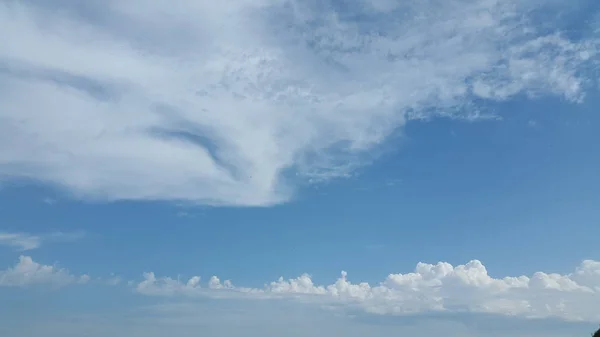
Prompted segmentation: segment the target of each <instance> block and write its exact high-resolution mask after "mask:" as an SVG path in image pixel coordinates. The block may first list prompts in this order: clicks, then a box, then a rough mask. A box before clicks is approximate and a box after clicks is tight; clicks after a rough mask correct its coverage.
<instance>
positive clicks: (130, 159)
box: [0, 0, 598, 205]
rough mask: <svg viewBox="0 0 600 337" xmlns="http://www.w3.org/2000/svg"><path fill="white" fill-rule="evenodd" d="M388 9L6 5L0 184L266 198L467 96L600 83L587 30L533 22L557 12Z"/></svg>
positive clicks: (340, 168)
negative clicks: (578, 36)
mask: <svg viewBox="0 0 600 337" xmlns="http://www.w3.org/2000/svg"><path fill="white" fill-rule="evenodd" d="M381 3H382V2H381V1H368V0H357V1H356V2H354V4H355V5H356V8H354V7H348V8H347V9H346V10H348V11H356V12H360V13H361V15H362V17H363V18H364V20H363V21H360V22H358V21H349V20H348V19H347V18H346V16H344V14H343V13H341V12H336V11H334V10H333V9H332V7H331V6H328V4H329V3H328V2H326V1H325V2H310V1H308V2H307V1H295V0H287V1H271V0H233V1H227V3H226V4H225V3H219V2H179V3H178V4H177V5H173V3H172V2H170V1H164V0H159V1H148V0H132V1H115V0H108V1H106V0H103V1H97V0H90V1H86V2H80V1H64V2H61V3H60V5H59V4H55V3H54V5H53V3H49V2H47V1H41V0H39V1H38V0H32V1H28V2H23V1H9V2H6V1H4V2H2V3H0V40H1V41H3V43H2V44H1V46H0V88H2V90H0V179H4V180H5V179H14V178H28V179H35V180H39V181H42V182H45V183H49V184H52V185H56V186H59V187H61V188H64V189H66V190H67V191H69V192H71V193H72V194H73V195H74V196H76V197H79V198H93V199H102V200H107V199H108V200H115V199H138V200H139V199H162V200H184V201H192V202H197V203H208V204H229V205H270V204H274V203H280V202H284V201H286V200H289V199H290V197H291V196H292V195H293V191H294V186H295V185H296V183H295V182H294V180H295V179H296V178H291V176H295V174H297V175H298V176H299V177H304V178H306V177H308V178H310V179H329V178H333V177H339V176H344V175H347V174H348V173H349V172H351V171H352V170H353V168H355V167H357V166H358V165H361V164H363V163H364V161H363V159H364V158H361V156H362V155H364V154H370V153H373V151H374V150H376V149H377V147H378V146H379V145H380V144H382V143H383V142H385V140H386V139H388V136H389V135H390V134H391V133H392V132H394V131H395V130H397V129H398V128H400V127H402V126H403V125H404V124H405V122H406V121H407V120H409V119H411V118H421V117H428V116H435V115H444V116H451V117H459V118H475V119H476V118H478V117H479V116H481V110H480V108H481V106H477V105H475V104H474V102H475V100H478V101H480V102H484V103H485V102H494V101H502V100H507V99H511V98H513V97H516V96H519V95H523V94H525V95H530V96H532V97H534V96H540V95H556V96H559V97H563V98H565V99H567V100H571V101H573V102H578V101H580V100H581V99H582V98H583V96H584V95H585V93H586V88H588V87H590V86H591V85H592V84H593V82H594V81H595V80H596V79H591V78H588V77H586V76H587V75H586V74H590V73H592V72H586V70H587V69H589V68H590V67H594V66H596V65H597V60H598V52H597V51H598V40H597V39H593V38H589V39H583V40H572V39H570V38H569V37H568V36H567V35H562V34H560V33H556V32H551V33H546V32H544V31H543V30H542V29H540V27H538V26H537V24H536V23H535V20H534V18H533V17H531V16H530V14H531V13H534V12H536V11H540V10H544V6H546V5H548V6H555V7H553V8H552V10H563V9H565V10H567V9H569V8H568V6H566V5H565V6H564V7H560V5H557V4H556V3H554V2H553V3H552V4H546V2H543V1H536V0H528V1H516V0H504V1H496V0H471V1H464V0H448V1H434V2H433V3H431V2H426V3H424V2H421V1H414V2H402V5H401V7H398V6H400V5H398V4H396V5H392V4H390V3H387V5H386V6H382V5H381ZM427 4H430V5H427ZM390 5H391V6H392V8H391V9H390V8H389V7H390ZM53 6H58V7H53ZM82 6H83V7H85V8H83V7H82ZM556 6H558V7H560V8H556ZM394 10H396V12H394ZM85 13H94V16H89V15H87V14H85ZM399 13H404V15H399ZM406 13H409V14H408V15H406ZM411 13H412V14H414V15H412V14H411ZM349 16H351V15H349ZM376 19H377V20H378V21H377V22H375V21H374V20H376ZM593 24H594V23H590V25H589V26H584V27H583V28H582V29H583V30H585V29H588V28H589V29H592V26H593ZM367 25H371V26H369V27H371V28H372V27H377V29H380V30H381V32H380V33H381V34H371V33H367V32H368V31H372V29H371V30H369V29H367V28H368V27H367ZM584 33H585V32H584ZM584 36H585V34H584ZM65 121H68V123H67V122H65ZM183 134H186V135H187V136H185V137H183V136H182V135H183Z"/></svg>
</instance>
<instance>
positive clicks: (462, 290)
mask: <svg viewBox="0 0 600 337" xmlns="http://www.w3.org/2000/svg"><path fill="white" fill-rule="evenodd" d="M200 281H201V278H200V277H199V276H194V277H191V278H190V279H189V280H187V281H179V280H176V279H173V278H169V277H156V276H155V275H154V273H145V274H144V280H143V281H141V282H139V283H137V284H135V289H136V291H137V292H138V293H141V294H145V295H154V296H183V297H191V298H194V297H205V296H208V297H214V298H247V299H295V300H300V301H304V302H310V303H315V304H320V305H322V306H328V307H331V308H340V309H360V310H364V311H366V312H369V313H373V314H382V315H407V314H416V313H423V312H432V311H435V312H478V313H494V314H503V315H511V316H520V317H526V318H543V317H557V318H561V319H565V320H574V321H591V322H593V321H598V320H600V309H599V308H598V306H597V303H599V301H600V262H598V261H592V260H585V261H583V262H582V263H581V264H580V265H579V266H577V268H576V269H575V271H574V272H573V273H570V274H566V275H560V274H554V273H544V272H536V273H534V274H533V275H532V276H529V277H528V276H519V277H505V278H501V279H495V278H492V277H490V276H489V275H488V272H487V270H486V268H485V266H484V265H483V264H482V263H481V262H480V261H477V260H473V261H470V262H469V263H467V264H465V265H459V266H456V267H453V266H452V265H450V264H448V263H444V262H440V263H438V264H435V265H432V264H426V263H419V264H417V267H416V269H415V271H414V272H412V273H407V274H390V275H389V276H388V277H387V278H386V279H385V280H384V281H383V282H381V283H380V284H377V285H369V284H368V283H353V282H351V281H350V280H349V279H348V276H347V274H346V273H345V272H342V275H341V277H340V278H339V279H338V280H337V281H336V282H335V283H333V284H330V285H316V284H314V283H313V282H312V280H311V277H310V276H309V275H306V274H305V275H302V276H300V277H298V278H294V279H289V280H285V279H283V278H280V279H279V280H277V281H275V282H271V283H269V284H267V285H265V287H264V288H247V287H238V286H234V285H233V284H232V283H231V282H230V281H224V282H221V280H219V278H218V277H216V276H213V277H211V278H210V279H209V280H208V281H207V282H205V286H202V285H201V282H200Z"/></svg>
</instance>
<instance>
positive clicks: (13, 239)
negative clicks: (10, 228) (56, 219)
mask: <svg viewBox="0 0 600 337" xmlns="http://www.w3.org/2000/svg"><path fill="white" fill-rule="evenodd" d="M84 235H85V234H84V233H83V232H73V233H64V232H53V233H49V234H39V235H33V234H28V233H9V232H0V246H8V247H12V248H16V249H18V250H22V251H24V250H32V249H36V248H39V247H40V246H41V245H42V243H45V242H71V241H75V240H79V239H81V238H82V237H83V236H84Z"/></svg>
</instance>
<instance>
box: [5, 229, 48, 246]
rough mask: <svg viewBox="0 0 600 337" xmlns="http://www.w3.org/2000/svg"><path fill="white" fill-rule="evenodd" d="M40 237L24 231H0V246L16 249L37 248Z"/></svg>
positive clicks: (40, 241) (40, 242)
mask: <svg viewBox="0 0 600 337" xmlns="http://www.w3.org/2000/svg"><path fill="white" fill-rule="evenodd" d="M41 244H42V238H40V237H39V236H36V235H30V234H26V233H6V232H0V246H8V247H12V248H16V249H18V250H31V249H36V248H39V247H40V245H41Z"/></svg>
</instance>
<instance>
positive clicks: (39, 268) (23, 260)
mask: <svg viewBox="0 0 600 337" xmlns="http://www.w3.org/2000/svg"><path fill="white" fill-rule="evenodd" d="M89 280H90V277H89V275H85V274H84V275H80V276H75V275H72V274H70V273H69V272H68V271H67V270H65V269H62V268H57V267H56V266H48V265H42V264H39V263H37V262H35V261H33V259H32V258H31V257H29V256H20V257H19V262H18V263H17V264H16V265H15V266H14V267H11V268H8V269H5V270H2V271H0V286H4V287H25V286H30V285H51V286H57V287H60V286H65V285H68V284H74V283H80V284H82V283H87V282H89Z"/></svg>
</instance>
